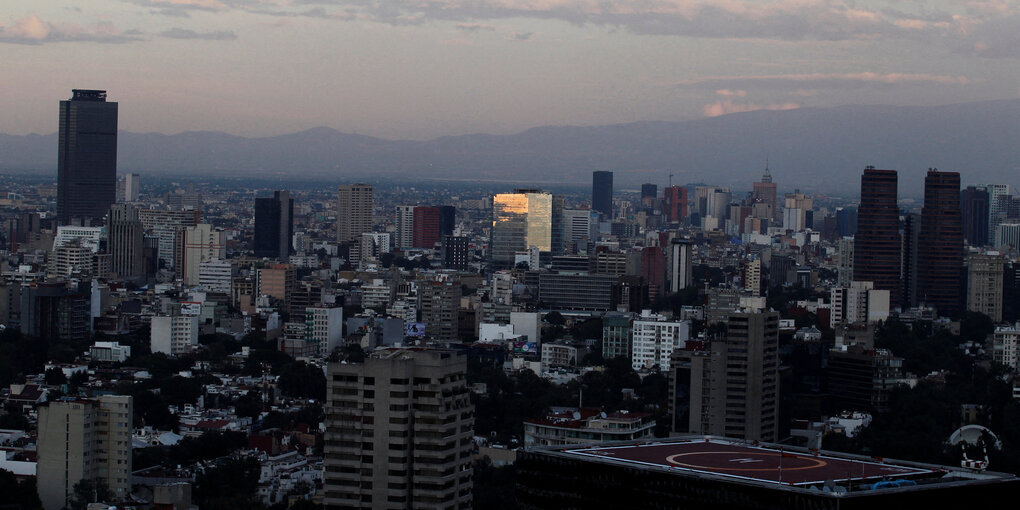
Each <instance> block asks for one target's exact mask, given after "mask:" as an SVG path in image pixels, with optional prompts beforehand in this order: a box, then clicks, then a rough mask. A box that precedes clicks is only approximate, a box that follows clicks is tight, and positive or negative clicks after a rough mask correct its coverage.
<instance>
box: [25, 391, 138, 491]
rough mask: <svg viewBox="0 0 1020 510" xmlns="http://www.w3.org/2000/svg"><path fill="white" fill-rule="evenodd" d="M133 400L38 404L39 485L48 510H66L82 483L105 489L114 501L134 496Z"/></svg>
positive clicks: (120, 397)
mask: <svg viewBox="0 0 1020 510" xmlns="http://www.w3.org/2000/svg"><path fill="white" fill-rule="evenodd" d="M133 419H134V409H133V405H132V400H131V397H130V396H123V395H104V396H101V397H99V398H97V399H95V400H93V399H81V398H74V397H65V398H61V399H59V400H56V401H53V402H44V403H42V404H40V405H39V439H38V464H37V466H36V473H37V476H36V484H37V486H38V491H39V499H40V500H42V504H43V508H44V509H45V510H60V509H62V508H65V507H66V506H67V505H68V503H69V502H70V501H71V499H72V498H74V486H75V485H77V484H78V483H79V482H81V481H83V480H89V481H92V482H95V483H97V484H103V485H106V487H108V488H109V489H110V493H111V494H112V495H113V497H114V498H115V499H116V500H126V499H127V498H128V496H129V495H130V494H131V429H132V426H133V425H132V420H133Z"/></svg>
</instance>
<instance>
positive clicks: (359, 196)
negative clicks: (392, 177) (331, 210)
mask: <svg viewBox="0 0 1020 510" xmlns="http://www.w3.org/2000/svg"><path fill="white" fill-rule="evenodd" d="M373 205H374V201H373V193H372V185H370V184H347V185H343V186H340V188H339V189H338V193H337V215H336V241H337V242H338V243H343V242H347V241H356V240H360V239H361V234H364V233H366V232H371V231H372V223H373V221H372V207H373Z"/></svg>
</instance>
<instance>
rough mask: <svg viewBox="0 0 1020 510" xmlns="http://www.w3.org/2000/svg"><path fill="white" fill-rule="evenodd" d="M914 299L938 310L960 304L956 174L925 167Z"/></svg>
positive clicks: (956, 307) (960, 234)
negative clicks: (925, 174)
mask: <svg viewBox="0 0 1020 510" xmlns="http://www.w3.org/2000/svg"><path fill="white" fill-rule="evenodd" d="M917 255H918V257H917V294H918V295H917V298H918V299H919V300H921V301H924V302H925V303H927V304H929V305H931V306H934V307H935V308H936V309H938V311H939V313H941V314H943V315H950V314H953V313H956V312H959V311H960V310H961V308H962V305H963V298H962V297H963V295H964V292H963V286H962V283H963V278H962V272H963V229H962V228H961V225H960V174H959V173H958V172H939V171H938V170H936V169H930V170H928V175H927V176H925V178H924V207H923V208H922V209H921V232H920V235H919V237H918V249H917Z"/></svg>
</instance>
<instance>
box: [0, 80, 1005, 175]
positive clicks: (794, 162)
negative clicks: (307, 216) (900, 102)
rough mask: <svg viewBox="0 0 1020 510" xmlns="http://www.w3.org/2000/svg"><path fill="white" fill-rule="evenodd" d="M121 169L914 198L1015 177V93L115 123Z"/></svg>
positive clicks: (30, 168)
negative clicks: (350, 120) (541, 118)
mask: <svg viewBox="0 0 1020 510" xmlns="http://www.w3.org/2000/svg"><path fill="white" fill-rule="evenodd" d="M56 148H57V135H56V133H52V134H47V135H36V134H32V135H5V134H0V172H35V173H53V174H54V175H55V174H56V156H57V150H56ZM118 150H119V154H118V171H119V172H137V173H140V174H142V175H143V176H144V175H146V174H161V175H168V176H175V175H181V176H186V175H213V176H239V175H246V176H253V177H281V176H284V177H285V176H290V175H293V176H300V177H301V178H302V179H309V178H318V179H323V180H327V181H335V182H337V183H340V182H350V181H352V180H354V179H372V178H382V179H400V178H406V177H409V176H413V177H414V178H415V179H453V180H471V181H504V182H508V183H516V184H520V185H542V184H577V185H579V186H580V185H585V186H587V185H590V182H591V171H592V170H612V171H614V172H615V182H616V187H617V188H623V187H634V186H637V185H639V184H641V183H643V182H653V183H657V184H659V185H660V186H663V185H665V184H666V183H667V182H668V179H669V175H670V174H673V177H672V182H673V183H674V184H683V183H687V182H707V183H712V184H718V185H723V186H730V187H733V188H734V189H736V190H746V189H749V188H750V183H751V182H753V181H755V180H757V179H758V178H759V177H760V176H761V173H762V170H763V169H764V168H765V165H766V158H767V159H768V161H769V163H768V164H769V166H770V168H771V172H772V175H773V178H774V180H775V182H777V183H778V185H779V187H780V190H784V191H789V190H792V189H794V188H800V189H803V190H805V191H811V192H822V193H833V194H843V195H847V194H848V193H846V191H848V190H849V191H851V193H849V194H850V195H853V194H856V192H857V191H856V190H858V189H859V183H860V173H861V170H862V169H863V168H864V167H865V166H867V165H873V166H875V167H878V168H891V169H896V170H899V171H900V192H901V195H903V194H917V193H918V192H920V190H921V189H922V186H923V175H924V172H925V171H926V170H927V169H928V168H929V167H937V168H939V169H940V170H953V171H959V172H960V173H961V174H962V182H963V183H964V185H966V184H972V183H980V182H996V183H1009V184H1015V183H1014V180H1015V176H1016V175H1017V170H1018V169H1020V100H1012V99H1011V100H998V101H986V102H979V103H964V104H954V105H946V106H908V107H903V106H881V105H874V106H841V107H834V108H801V109H796V110H785V111H766V110H759V111H752V112H744V113H735V114H730V115H724V116H719V117H712V118H704V119H697V120H688V121H677V122H634V123H629V124H614V125H605V126H591V127H578V126H544V127H536V128H532V129H528V130H526V131H522V132H520V133H516V134H510V135H489V134H472V135H462V136H447V137H441V138H436V139H433V140H427V141H409V140H387V139H382V138H374V137H370V136H364V135H356V134H349V133H343V132H340V131H336V130H334V129H330V128H323V127H320V128H314V129H309V130H306V131H301V132H298V133H292V134H286V135H280V136H271V137H262V138H245V137H241V136H235V135H230V134H227V133H222V132H210V131H188V132H183V133H179V134H174V135H166V134H159V133H133V132H129V131H122V132H121V133H120V136H119V138H118Z"/></svg>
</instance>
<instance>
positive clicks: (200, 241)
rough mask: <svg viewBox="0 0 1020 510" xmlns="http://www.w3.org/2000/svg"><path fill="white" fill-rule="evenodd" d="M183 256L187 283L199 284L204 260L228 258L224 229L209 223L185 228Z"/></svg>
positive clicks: (182, 265)
mask: <svg viewBox="0 0 1020 510" xmlns="http://www.w3.org/2000/svg"><path fill="white" fill-rule="evenodd" d="M182 258H183V259H184V260H183V261H182V263H181V267H182V268H183V271H182V272H183V274H184V283H185V285H198V284H199V283H200V277H199V275H200V265H201V264H202V262H208V261H210V260H214V259H225V258H227V250H226V245H225V244H224V236H223V231H222V230H217V229H215V228H213V226H212V225H210V224H208V223H199V224H198V225H195V226H194V227H187V228H185V229H184V247H183V249H182Z"/></svg>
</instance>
